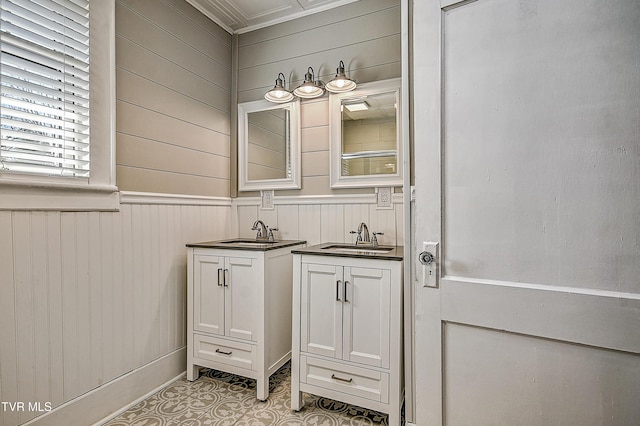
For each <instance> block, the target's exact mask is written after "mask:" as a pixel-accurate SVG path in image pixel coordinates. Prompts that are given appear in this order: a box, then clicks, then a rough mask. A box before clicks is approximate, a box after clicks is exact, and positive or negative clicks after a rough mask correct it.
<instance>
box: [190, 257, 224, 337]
mask: <svg viewBox="0 0 640 426" xmlns="http://www.w3.org/2000/svg"><path fill="white" fill-rule="evenodd" d="M193 258H194V260H193V328H194V329H195V330H197V331H202V332H205V333H210V334H217V335H224V308H225V306H224V305H225V303H224V293H225V292H224V286H223V282H222V279H223V277H222V274H223V272H224V268H225V258H224V257H219V256H209V255H201V254H198V255H194V257H193Z"/></svg>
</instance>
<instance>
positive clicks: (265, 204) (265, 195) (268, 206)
mask: <svg viewBox="0 0 640 426" xmlns="http://www.w3.org/2000/svg"><path fill="white" fill-rule="evenodd" d="M260 197H261V198H262V204H261V206H260V208H261V209H262V210H273V190H270V191H260Z"/></svg>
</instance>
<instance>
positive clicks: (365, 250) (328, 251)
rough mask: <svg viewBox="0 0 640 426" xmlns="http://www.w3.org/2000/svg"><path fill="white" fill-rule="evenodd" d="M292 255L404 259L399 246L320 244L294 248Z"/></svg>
mask: <svg viewBox="0 0 640 426" xmlns="http://www.w3.org/2000/svg"><path fill="white" fill-rule="evenodd" d="M291 253H293V254H313V255H320V256H336V257H350V258H356V259H357V258H360V259H381V260H398V261H401V260H403V259H404V250H403V247H401V246H386V245H380V246H377V247H373V246H370V245H364V244H363V245H357V246H356V245H355V244H345V243H322V244H317V245H315V246H310V247H304V248H296V249H294V250H291Z"/></svg>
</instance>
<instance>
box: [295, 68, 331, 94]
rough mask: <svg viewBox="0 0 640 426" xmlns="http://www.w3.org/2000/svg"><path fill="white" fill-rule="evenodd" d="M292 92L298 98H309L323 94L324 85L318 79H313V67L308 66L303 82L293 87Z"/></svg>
mask: <svg viewBox="0 0 640 426" xmlns="http://www.w3.org/2000/svg"><path fill="white" fill-rule="evenodd" d="M293 94H294V95H296V96H297V97H299V98H303V99H311V98H317V97H318V96H322V95H324V87H323V86H322V82H321V81H320V80H317V81H315V80H314V77H313V68H311V67H309V69H308V70H307V73H306V74H305V75H304V82H303V83H302V84H301V85H300V86H298V87H296V88H295V90H294V91H293Z"/></svg>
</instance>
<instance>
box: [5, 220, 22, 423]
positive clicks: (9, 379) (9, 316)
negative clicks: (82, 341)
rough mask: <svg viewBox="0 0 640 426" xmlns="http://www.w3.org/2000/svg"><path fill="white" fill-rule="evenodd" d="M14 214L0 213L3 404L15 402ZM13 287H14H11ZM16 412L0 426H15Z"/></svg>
mask: <svg viewBox="0 0 640 426" xmlns="http://www.w3.org/2000/svg"><path fill="white" fill-rule="evenodd" d="M13 232H14V231H13V213H12V212H0V241H2V244H0V283H2V285H0V342H2V344H0V377H2V380H0V394H1V395H2V401H17V400H18V368H17V366H18V356H19V352H18V350H17V331H16V330H17V328H16V307H15V293H16V288H15V279H14V278H15V277H14V272H13V262H14V256H15V254H14V253H15V250H14V245H13ZM12 284H13V285H12ZM17 422H18V413H17V412H10V411H4V412H1V413H0V424H2V425H3V426H8V425H12V424H17Z"/></svg>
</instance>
